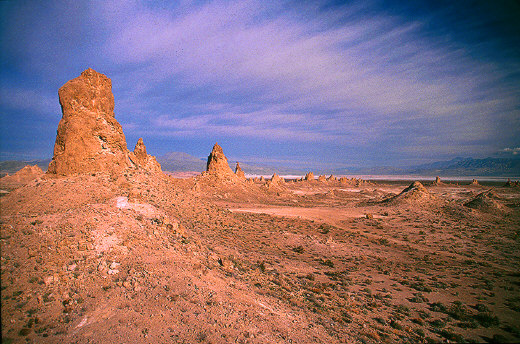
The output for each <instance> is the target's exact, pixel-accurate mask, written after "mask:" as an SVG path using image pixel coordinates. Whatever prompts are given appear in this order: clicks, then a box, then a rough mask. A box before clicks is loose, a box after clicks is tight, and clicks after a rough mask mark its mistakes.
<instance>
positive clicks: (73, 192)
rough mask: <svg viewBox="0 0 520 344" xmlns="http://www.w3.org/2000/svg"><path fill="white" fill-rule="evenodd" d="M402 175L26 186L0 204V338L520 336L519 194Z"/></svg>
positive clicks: (149, 178) (89, 180)
mask: <svg viewBox="0 0 520 344" xmlns="http://www.w3.org/2000/svg"><path fill="white" fill-rule="evenodd" d="M186 177H187V176H186ZM406 186H407V184H405V183H402V184H398V183H392V184H391V185H390V184H377V183H371V184H363V185H361V186H359V187H356V186H352V185H350V186H349V185H340V184H339V183H335V182H326V183H325V182H324V183H318V182H296V183H293V182H289V183H285V184H281V185H279V186H277V185H275V186H271V187H266V186H265V185H264V184H262V183H256V184H248V183H245V182H244V183H241V182H236V181H233V182H222V181H221V182H217V181H215V180H214V179H211V178H204V177H201V176H196V177H191V178H183V179H176V178H173V177H171V176H157V175H147V174H137V173H134V174H130V173H129V174H126V175H124V176H119V177H117V178H116V177H110V176H108V175H95V176H78V177H69V178H49V177H43V178H39V179H36V180H33V181H31V182H29V183H28V184H26V185H25V186H21V187H19V188H16V189H15V190H13V191H11V192H9V193H8V194H6V195H5V196H2V197H1V198H0V202H1V203H0V205H1V236H0V243H1V282H2V286H1V298H2V343H4V342H5V343H22V342H23V343H63V342H65V343H69V342H73V343H118V342H125V343H170V342H171V343H230V342H236V343H379V342H389V343H403V342H404V343H420V342H424V343H427V342H443V341H444V342H447V341H450V342H483V341H484V342H485V341H488V342H518V341H520V320H519V319H520V315H519V312H520V271H519V269H518V266H519V263H520V257H519V256H520V250H519V248H520V190H519V189H518V188H502V187H495V188H494V189H493V195H495V196H494V197H495V198H494V199H493V202H489V203H485V204H482V206H478V207H476V208H470V207H468V206H465V205H464V204H466V203H467V202H468V201H470V200H472V199H474V198H475V196H477V195H478V194H479V193H481V192H483V191H485V190H487V189H488V188H485V187H480V186H469V185H460V186H454V185H442V186H426V189H427V192H428V196H425V195H423V194H418V195H415V196H414V197H411V198H403V197H401V198H392V197H394V196H396V195H398V194H399V193H400V192H401V191H402V190H403V189H404V188H405V187H406ZM479 204H480V203H478V204H477V205H479Z"/></svg>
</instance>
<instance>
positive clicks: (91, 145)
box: [47, 68, 160, 175]
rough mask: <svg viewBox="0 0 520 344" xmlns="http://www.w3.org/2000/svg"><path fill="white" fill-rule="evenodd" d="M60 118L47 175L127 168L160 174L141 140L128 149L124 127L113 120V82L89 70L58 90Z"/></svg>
mask: <svg viewBox="0 0 520 344" xmlns="http://www.w3.org/2000/svg"><path fill="white" fill-rule="evenodd" d="M58 95H59V100H60V104H61V109H62V118H61V120H60V123H59V124H58V131H57V134H56V142H55V144H54V155H53V158H52V161H51V162H50V164H49V168H48V170H47V173H49V174H55V175H75V174H88V173H96V172H103V173H109V174H120V173H122V172H123V171H125V170H127V169H129V168H142V169H145V170H149V171H154V172H156V171H160V165H159V164H158V163H157V161H155V158H153V157H151V156H149V155H148V154H147V153H146V148H145V147H144V144H143V142H142V140H140V142H138V143H137V145H136V150H135V151H134V152H133V153H130V152H129V151H128V148H127V144H126V139H125V135H124V133H123V128H122V127H121V125H120V124H119V123H118V121H117V120H116V119H115V115H114V95H113V94H112V81H111V80H110V79H109V78H108V77H107V76H106V75H104V74H101V73H98V72H96V71H95V70H93V69H91V68H89V69H87V70H85V71H84V72H82V73H81V75H80V76H78V77H77V78H75V79H72V80H70V81H68V82H67V83H65V85H63V86H62V87H61V88H60V89H59V91H58Z"/></svg>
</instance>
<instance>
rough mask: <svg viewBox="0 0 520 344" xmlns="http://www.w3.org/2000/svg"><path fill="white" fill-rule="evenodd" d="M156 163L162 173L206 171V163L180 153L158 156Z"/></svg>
mask: <svg viewBox="0 0 520 344" xmlns="http://www.w3.org/2000/svg"><path fill="white" fill-rule="evenodd" d="M157 161H158V162H159V164H161V168H162V170H163V171H169V172H190V171H197V172H202V171H204V170H206V161H205V159H202V158H197V157H194V156H192V155H189V154H186V153H182V152H170V153H166V154H164V155H161V156H158V157H157Z"/></svg>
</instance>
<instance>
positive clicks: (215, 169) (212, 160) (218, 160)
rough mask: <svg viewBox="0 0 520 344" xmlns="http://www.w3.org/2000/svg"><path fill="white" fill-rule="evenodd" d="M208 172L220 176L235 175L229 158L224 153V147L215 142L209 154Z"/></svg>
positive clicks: (228, 176)
mask: <svg viewBox="0 0 520 344" xmlns="http://www.w3.org/2000/svg"><path fill="white" fill-rule="evenodd" d="M206 173H207V174H208V175H211V176H215V177H219V178H231V177H235V174H234V173H233V171H231V168H230V167H229V164H228V160H227V158H226V156H225V155H224V151H223V150H222V147H220V146H219V144H218V143H215V145H214V146H213V149H212V150H211V153H210V154H209V156H208V163H207V165H206Z"/></svg>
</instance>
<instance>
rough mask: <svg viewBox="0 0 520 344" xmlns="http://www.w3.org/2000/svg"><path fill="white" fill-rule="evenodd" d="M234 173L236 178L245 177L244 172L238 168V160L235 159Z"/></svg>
mask: <svg viewBox="0 0 520 344" xmlns="http://www.w3.org/2000/svg"><path fill="white" fill-rule="evenodd" d="M235 174H236V176H237V177H238V178H241V179H245V177H246V174H245V173H244V171H242V169H241V168H240V164H239V163H238V161H237V166H236V167H235Z"/></svg>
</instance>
